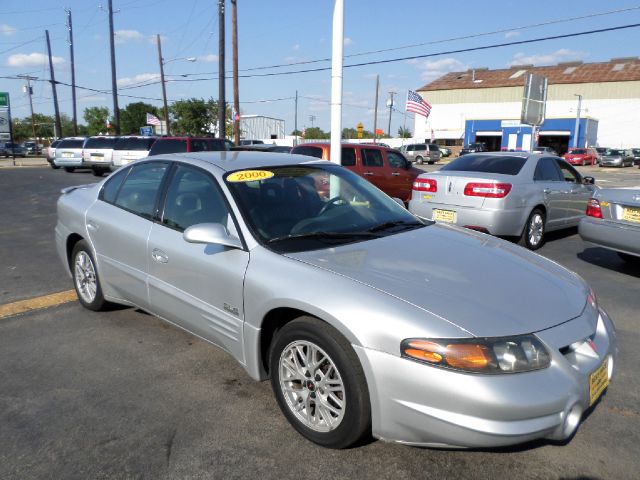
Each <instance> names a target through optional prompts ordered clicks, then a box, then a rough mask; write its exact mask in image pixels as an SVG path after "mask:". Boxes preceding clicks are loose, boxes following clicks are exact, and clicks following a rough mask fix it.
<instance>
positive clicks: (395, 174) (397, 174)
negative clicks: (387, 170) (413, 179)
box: [391, 172, 400, 177]
mask: <svg viewBox="0 0 640 480" xmlns="http://www.w3.org/2000/svg"><path fill="white" fill-rule="evenodd" d="M391 175H393V176H394V177H399V176H400V174H399V173H398V172H391Z"/></svg>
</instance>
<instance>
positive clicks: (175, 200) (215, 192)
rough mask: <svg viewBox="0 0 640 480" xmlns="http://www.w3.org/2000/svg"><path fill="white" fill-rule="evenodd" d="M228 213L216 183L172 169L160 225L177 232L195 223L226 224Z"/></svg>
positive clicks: (194, 171)
mask: <svg viewBox="0 0 640 480" xmlns="http://www.w3.org/2000/svg"><path fill="white" fill-rule="evenodd" d="M228 213H229V210H228V209H227V204H226V203H225V201H224V197H223V195H222V193H221V192H220V189H219V188H218V186H217V183H216V181H215V180H214V179H213V178H212V177H211V176H210V175H209V174H207V173H206V172H204V171H202V170H198V169H196V168H192V167H187V166H184V165H180V166H178V168H176V172H175V175H174V176H173V178H172V179H171V183H170V184H169V189H168V191H167V199H166V201H165V204H164V213H163V215H162V223H163V225H166V226H167V227H169V228H173V229H175V230H178V231H180V232H182V231H184V230H185V229H187V228H189V227H190V226H191V225H196V224H198V223H222V224H225V225H226V224H227V219H228V216H229V215H228Z"/></svg>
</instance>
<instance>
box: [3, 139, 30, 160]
mask: <svg viewBox="0 0 640 480" xmlns="http://www.w3.org/2000/svg"><path fill="white" fill-rule="evenodd" d="M14 155H15V156H16V157H26V156H27V149H26V148H25V146H24V145H23V144H21V143H15V142H4V143H0V156H4V157H5V158H7V157H11V156H14Z"/></svg>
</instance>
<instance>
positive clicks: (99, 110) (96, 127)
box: [83, 107, 109, 135]
mask: <svg viewBox="0 0 640 480" xmlns="http://www.w3.org/2000/svg"><path fill="white" fill-rule="evenodd" d="M83 117H84V121H85V122H87V127H86V128H87V132H88V134H89V135H97V134H99V133H103V132H106V131H107V119H108V118H109V109H108V108H107V107H89V108H85V109H84V115H83Z"/></svg>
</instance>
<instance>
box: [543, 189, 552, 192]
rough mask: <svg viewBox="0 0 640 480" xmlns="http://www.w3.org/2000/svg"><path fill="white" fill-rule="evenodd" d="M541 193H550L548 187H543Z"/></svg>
mask: <svg viewBox="0 0 640 480" xmlns="http://www.w3.org/2000/svg"><path fill="white" fill-rule="evenodd" d="M542 193H551V189H550V188H545V189H544V190H542Z"/></svg>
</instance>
